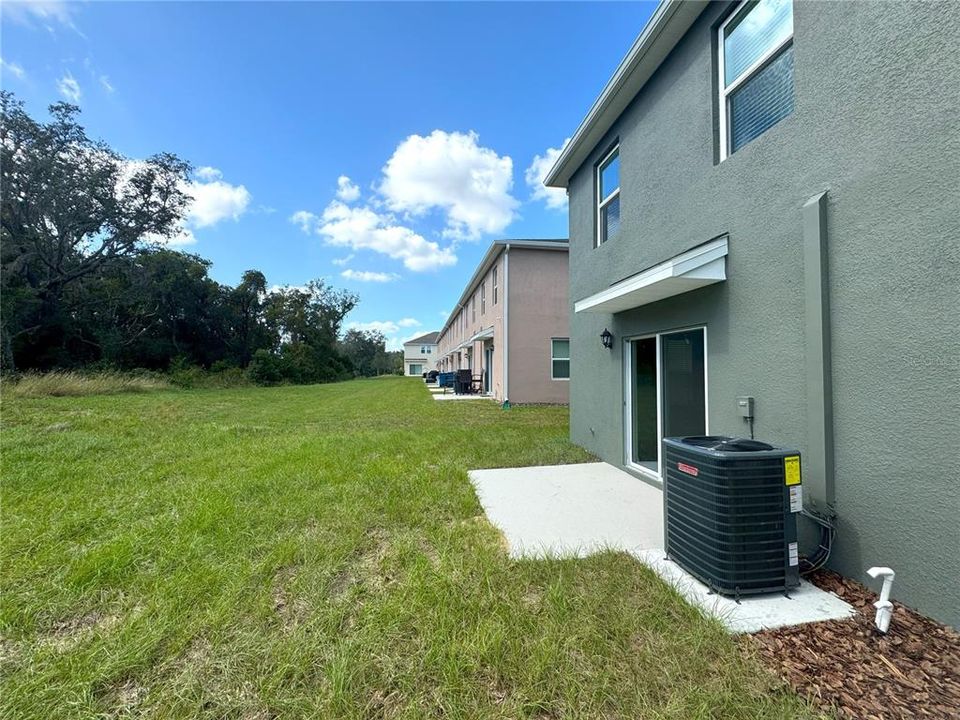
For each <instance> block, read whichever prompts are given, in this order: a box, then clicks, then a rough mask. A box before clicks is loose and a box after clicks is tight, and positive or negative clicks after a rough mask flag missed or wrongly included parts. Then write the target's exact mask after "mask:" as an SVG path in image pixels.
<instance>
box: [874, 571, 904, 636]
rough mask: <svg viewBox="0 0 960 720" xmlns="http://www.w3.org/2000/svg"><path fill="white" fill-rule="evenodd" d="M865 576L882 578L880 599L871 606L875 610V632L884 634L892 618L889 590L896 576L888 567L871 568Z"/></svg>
mask: <svg viewBox="0 0 960 720" xmlns="http://www.w3.org/2000/svg"><path fill="white" fill-rule="evenodd" d="M867 575H869V576H870V577H872V578H878V577H882V578H883V587H882V588H881V589H880V599H879V600H877V601H876V602H875V603H874V604H873V606H874V607H875V608H876V609H877V617H876V619H875V620H874V623H875V624H876V626H877V630H879V631H880V632H882V633H886V632H887V630H888V629H889V628H890V618H892V617H893V603H892V602H890V590H891V588H892V587H893V579H894V578H895V577H896V576H897V574H896V573H895V572H894V571H893V570H891V569H890V568H888V567H872V568H870V569H869V570H867Z"/></svg>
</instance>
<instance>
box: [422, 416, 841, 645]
mask: <svg viewBox="0 0 960 720" xmlns="http://www.w3.org/2000/svg"><path fill="white" fill-rule="evenodd" d="M438 399H439V398H438ZM470 480H471V481H472V482H473V484H474V487H475V488H476V490H477V495H478V497H479V498H480V502H481V504H482V505H483V509H484V511H485V512H486V514H487V517H488V518H489V519H490V522H492V523H493V524H494V525H496V526H497V527H498V528H500V530H501V531H502V532H503V534H504V535H505V536H506V538H507V542H508V543H509V547H510V554H511V555H512V556H514V557H543V556H544V555H548V554H549V555H555V556H561V557H584V556H586V555H590V554H591V553H595V552H599V551H602V550H606V549H613V550H623V551H626V552H629V553H631V554H632V555H634V556H635V557H637V558H638V559H639V560H640V561H641V562H643V563H645V564H646V565H648V566H650V567H651V568H652V569H653V570H654V571H655V572H656V573H657V574H658V575H660V577H662V578H663V579H664V580H666V581H667V582H669V583H670V584H672V585H673V586H674V587H675V588H677V590H678V591H679V592H680V594H681V595H683V596H684V597H685V598H686V599H687V600H688V601H689V602H691V603H692V604H694V605H696V606H698V607H699V608H701V609H702V610H703V611H704V612H706V613H708V614H711V615H715V616H716V617H718V618H720V619H721V621H722V622H723V623H724V624H725V625H726V626H727V628H728V629H729V630H730V631H731V632H756V631H758V630H762V629H764V628H775V627H782V626H784V625H799V624H801V623H806V622H814V621H818V620H830V619H837V618H844V617H849V616H850V615H852V614H853V612H854V610H853V608H852V607H851V606H850V605H848V604H847V603H845V602H844V601H843V600H841V599H840V598H838V597H837V596H836V595H834V594H832V593H828V592H825V591H823V590H820V589H819V588H817V587H814V586H813V585H811V584H810V583H808V582H806V581H804V582H802V584H801V586H800V587H799V588H797V589H795V590H792V591H791V592H790V597H789V598H787V597H785V596H784V595H782V594H772V595H763V596H751V597H747V598H744V599H742V600H741V601H740V603H739V604H738V603H737V602H735V601H734V600H732V599H730V598H726V597H723V596H721V595H715V594H712V593H711V592H710V590H709V588H707V586H706V585H704V584H703V583H701V582H699V581H698V580H696V579H695V578H693V577H692V576H691V575H689V574H687V573H686V572H684V571H683V570H681V569H680V568H679V567H678V566H677V565H676V564H675V563H673V562H671V561H669V560H666V558H665V553H664V550H663V545H664V543H663V495H662V493H661V492H660V490H658V489H657V488H655V487H653V486H652V485H648V484H647V483H645V482H643V481H641V480H638V479H637V478H635V477H633V476H632V475H630V474H629V473H626V472H624V471H622V470H620V469H618V468H615V467H613V466H612V465H608V464H607V463H586V464H581V465H552V466H544V467H530V468H505V469H497V470H471V471H470Z"/></svg>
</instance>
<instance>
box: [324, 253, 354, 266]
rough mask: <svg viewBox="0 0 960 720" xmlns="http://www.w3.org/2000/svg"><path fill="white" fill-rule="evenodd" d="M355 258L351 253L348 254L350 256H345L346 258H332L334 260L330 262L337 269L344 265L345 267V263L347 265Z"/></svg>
mask: <svg viewBox="0 0 960 720" xmlns="http://www.w3.org/2000/svg"><path fill="white" fill-rule="evenodd" d="M355 257H356V255H354V254H353V253H350V254H349V255H347V256H346V257H342V258H334V259H333V260H331V261H330V262H332V263H333V264H334V265H336V266H338V267H343V266H344V265H346V264H347V263H349V262H350V261H351V260H353V259H354V258H355Z"/></svg>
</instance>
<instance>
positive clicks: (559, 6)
mask: <svg viewBox="0 0 960 720" xmlns="http://www.w3.org/2000/svg"><path fill="white" fill-rule="evenodd" d="M655 5H656V3H652V2H651V3H626V2H617V3H601V2H591V3H573V2H570V3H547V2H538V3H519V2H517V3H511V2H496V3H440V2H434V3H402V2H390V3H367V2H356V3H312V2H270V3H266V2H95V1H94V2H70V3H64V2H60V1H56V0H43V1H36V2H10V1H9V0H5V1H4V2H3V3H2V4H0V86H2V87H3V89H5V90H10V91H13V92H14V93H15V94H16V96H17V97H18V98H20V99H21V100H23V101H24V102H25V104H26V108H27V110H28V112H30V113H31V114H32V115H33V116H34V117H35V118H38V119H40V118H46V117H47V112H46V108H47V107H48V106H49V105H50V104H51V103H53V102H57V101H60V100H67V101H69V102H72V103H74V104H76V105H79V106H80V108H81V110H82V114H81V122H82V124H83V125H84V126H85V127H86V129H87V132H88V134H89V135H90V136H91V137H95V138H99V139H102V140H104V141H106V142H107V143H108V144H110V145H111V146H112V147H114V148H115V149H117V150H118V151H120V152H121V153H123V154H124V155H126V156H127V157H130V158H134V159H138V158H144V157H147V156H149V155H151V154H154V153H157V152H173V153H176V154H177V155H179V156H180V157H181V158H183V159H185V160H187V161H189V162H190V163H191V164H192V165H193V166H194V168H195V170H194V174H193V177H192V179H191V182H190V183H189V186H188V188H187V191H188V192H189V193H190V195H191V196H192V197H193V202H192V204H191V206H190V209H189V212H188V213H187V216H186V218H185V220H184V222H183V224H182V226H181V227H180V228H179V229H178V233H177V235H176V237H175V238H173V239H172V240H171V241H170V243H171V245H173V246H175V247H177V248H178V249H182V250H185V251H187V252H192V253H196V254H198V255H200V256H202V257H205V258H207V259H209V260H211V261H212V263H213V266H212V268H211V275H212V276H213V277H214V278H215V279H216V280H217V281H219V282H222V283H225V284H229V285H233V284H236V283H237V282H238V281H239V279H240V275H241V273H242V272H243V271H244V270H247V269H253V268H256V269H259V270H261V271H263V272H264V273H265V275H266V276H267V280H268V283H269V284H270V285H277V286H280V285H304V284H305V283H307V282H308V281H309V280H311V279H316V278H322V279H323V280H325V281H326V282H328V283H329V284H332V285H333V286H335V287H340V288H345V289H347V290H350V291H352V292H355V293H357V294H358V295H359V297H360V303H359V304H358V306H357V307H356V309H355V310H354V311H353V312H352V313H351V314H350V316H349V317H348V318H347V320H348V325H349V326H352V327H359V328H362V329H377V330H380V331H382V332H384V334H385V335H386V336H387V337H388V341H389V345H390V347H391V348H393V349H396V348H398V347H399V346H400V344H401V343H402V341H403V340H405V339H409V338H411V337H415V336H417V335H421V334H423V333H426V332H430V331H432V330H439V329H440V327H441V326H442V324H443V322H444V320H445V319H446V314H447V313H448V312H449V311H450V310H451V308H452V307H453V306H454V305H455V303H456V301H457V299H458V298H459V297H460V294H461V292H462V291H463V289H464V285H465V284H466V282H467V281H468V280H469V278H470V276H471V275H472V274H473V271H474V270H475V268H476V266H477V264H478V263H479V261H480V260H481V258H482V257H483V255H484V253H485V252H486V250H487V248H488V247H489V245H490V243H491V242H492V241H494V240H497V239H503V238H540V237H544V238H557V237H566V235H567V206H566V196H565V194H564V191H563V190H552V189H550V190H548V189H546V188H544V187H543V185H542V183H541V182H540V181H541V179H542V177H543V175H544V174H545V173H546V171H547V170H548V169H549V167H550V165H551V163H552V160H553V159H555V158H556V156H557V153H558V152H559V149H560V148H561V147H562V146H563V144H564V142H565V141H566V140H567V139H568V138H569V137H570V136H571V135H572V134H573V132H574V131H575V130H576V128H577V126H578V125H579V123H580V121H581V120H582V119H583V117H584V115H585V114H586V113H587V111H588V109H589V108H590V106H591V104H592V103H593V101H594V100H595V99H596V97H597V96H598V95H599V93H600V91H601V90H602V89H603V86H604V84H605V83H606V81H607V80H608V79H609V77H610V76H611V75H612V73H613V71H614V70H615V69H616V67H617V65H618V64H619V62H620V60H621V59H622V58H623V56H624V55H625V54H626V52H627V50H628V49H629V47H630V45H631V44H632V43H633V41H634V40H635V38H636V36H637V35H638V34H639V33H640V31H641V29H642V28H643V25H644V23H645V22H646V20H647V18H648V17H649V16H650V15H651V14H652V12H653V10H654V7H655Z"/></svg>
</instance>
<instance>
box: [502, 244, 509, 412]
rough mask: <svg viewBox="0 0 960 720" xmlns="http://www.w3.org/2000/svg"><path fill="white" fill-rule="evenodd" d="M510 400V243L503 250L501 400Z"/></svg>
mask: <svg viewBox="0 0 960 720" xmlns="http://www.w3.org/2000/svg"><path fill="white" fill-rule="evenodd" d="M509 400H510V243H507V247H506V249H505V250H504V251H503V401H504V403H506V402H508V401H509Z"/></svg>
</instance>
